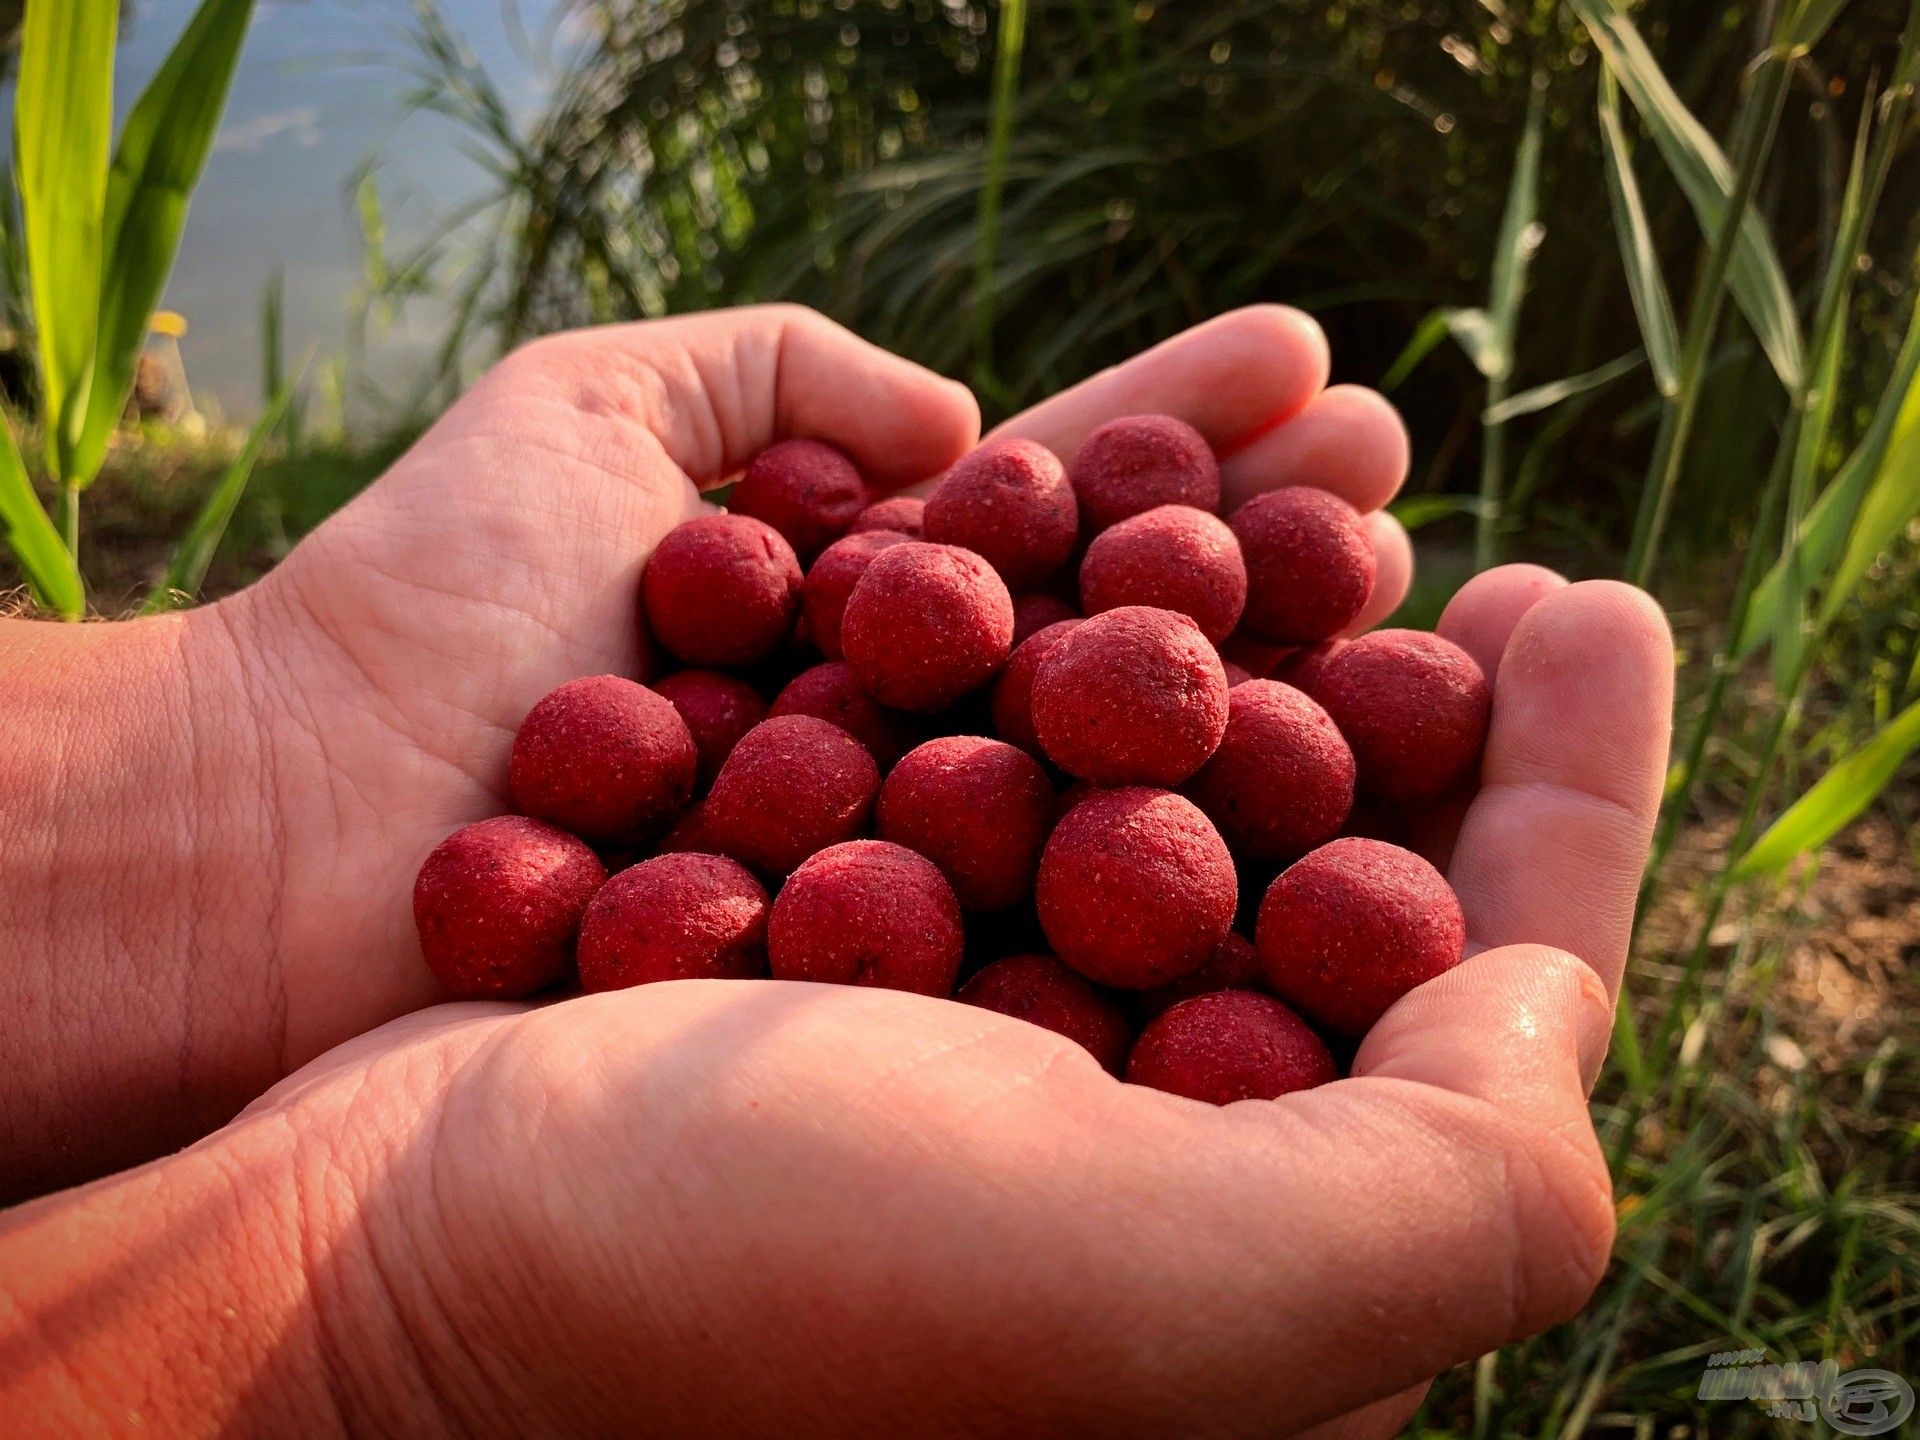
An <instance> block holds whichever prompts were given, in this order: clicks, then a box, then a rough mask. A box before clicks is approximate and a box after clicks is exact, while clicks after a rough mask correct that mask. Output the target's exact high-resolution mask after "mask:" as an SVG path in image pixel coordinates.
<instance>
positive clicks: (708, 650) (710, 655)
mask: <svg viewBox="0 0 1920 1440" xmlns="http://www.w3.org/2000/svg"><path fill="white" fill-rule="evenodd" d="M640 601H641V608H642V609H643V611H644V612H645V614H646V620H647V628H648V629H649V630H651V631H652V632H653V635H654V638H655V639H657V640H658V641H659V642H660V643H661V644H662V645H664V646H665V647H666V648H667V649H668V650H669V651H671V652H672V653H673V654H675V655H677V656H679V657H680V659H682V660H684V661H686V662H687V663H688V664H689V665H751V664H753V663H755V662H756V661H759V660H764V659H766V658H767V656H769V655H771V654H773V652H774V651H776V650H778V649H779V648H780V646H781V644H782V642H784V641H785V640H786V638H787V637H788V636H789V635H790V634H792V632H793V622H794V618H795V617H796V616H797V615H798V614H799V613H800V561H799V559H798V558H797V557H796V556H795V555H794V553H793V547H792V546H791V545H789V544H787V542H786V541H785V540H784V539H783V538H781V535H780V532H779V531H777V530H775V529H774V528H773V527H772V526H771V525H766V524H763V523H762V522H761V521H758V520H755V519H753V518H752V517H751V516H747V515H702V516H700V517H699V518H698V519H696V520H689V521H687V522H686V523H684V524H682V525H678V526H676V527H675V528H674V529H672V530H670V531H668V532H667V535H666V538H665V539H663V540H661V542H660V543H659V545H658V546H656V547H655V548H654V552H653V558H652V559H650V560H648V561H647V568H646V571H645V573H644V574H643V575H642V576H641V577H640Z"/></svg>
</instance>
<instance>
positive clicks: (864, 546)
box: [800, 530, 907, 660]
mask: <svg viewBox="0 0 1920 1440" xmlns="http://www.w3.org/2000/svg"><path fill="white" fill-rule="evenodd" d="M906 539H907V537H906V536H904V535H902V534H900V533H899V532H898V531H894V530H861V531H858V532H856V533H854V534H851V535H845V536H842V537H841V538H840V539H838V540H836V541H834V542H833V544H831V545H829V546H828V547H827V548H826V549H824V550H822V551H821V552H820V558H819V559H817V560H815V561H814V562H813V565H812V566H811V567H810V568H809V569H808V571H807V578H806V582H805V583H804V584H803V585H802V586H801V588H800V603H801V606H802V611H803V613H804V614H805V615H806V617H807V634H808V636H809V638H811V639H812V641H813V643H814V644H815V645H817V646H819V647H820V653H821V654H822V655H824V656H826V657H827V659H829V660H838V659H839V658H840V655H841V650H840V617H841V616H842V615H844V614H845V613H846V609H847V597H848V596H850V595H852V594H853V587H854V586H855V585H856V584H857V583H859V580H860V577H861V576H862V575H864V574H866V573H867V566H868V565H870V564H871V563H872V562H873V557H874V556H876V555H878V554H879V553H880V552H881V551H882V550H890V549H892V548H893V547H894V546H895V545H904V544H905V543H906Z"/></svg>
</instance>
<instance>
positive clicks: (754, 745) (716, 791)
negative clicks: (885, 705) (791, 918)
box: [701, 715, 880, 876]
mask: <svg viewBox="0 0 1920 1440" xmlns="http://www.w3.org/2000/svg"><path fill="white" fill-rule="evenodd" d="M879 788H880V771H879V768H878V767H877V766H875V764H874V763H873V756H872V755H870V754H868V753H867V748H866V746H864V745H862V744H861V743H860V742H859V741H858V740H856V739H854V738H853V737H852V736H851V735H849V734H848V733H847V732H846V731H844V730H842V729H841V728H840V727H839V726H838V725H830V724H828V723H827V722H826V721H825V720H817V719H815V718H814V717H813V716H811V715H779V716H775V717H773V718H771V719H768V720H763V721H761V722H760V723H759V724H758V725H756V726H754V727H753V729H751V730H749V731H748V732H747V733H746V734H745V735H744V736H743V737H742V738H741V740H740V743H739V744H738V745H736V746H734V747H733V754H731V755H729V756H728V757H727V763H726V764H724V765H722V766H721V767H720V774H719V776H718V777H717V778H716V779H715V780H714V782H713V791H712V793H710V794H709V795H708V796H707V800H706V804H705V805H703V806H702V807H701V811H702V822H701V823H702V828H703V829H704V831H705V837H706V839H707V840H708V841H709V842H710V843H711V844H712V846H713V848H714V849H715V850H716V851H718V852H719V853H720V854H723V855H729V856H731V857H733V858H734V859H735V860H738V861H740V862H741V863H742V864H744V865H750V866H752V867H753V868H754V869H755V870H757V871H759V872H760V873H761V874H762V875H776V876H777V875H785V874H787V873H788V872H789V871H791V870H792V869H793V868H794V867H795V866H796V865H798V864H799V863H800V862H801V861H802V860H804V859H806V858H807V856H809V855H811V854H813V853H814V851H816V850H822V849H825V848H826V847H827V846H829V845H834V844H837V843H839V842H840V841H842V840H849V839H852V838H853V837H854V836H855V835H858V834H860V833H861V832H862V831H864V830H865V829H866V828H867V821H868V819H869V818H870V817H871V816H872V814H873V797H874V794H875V792H876V791H878V790H879Z"/></svg>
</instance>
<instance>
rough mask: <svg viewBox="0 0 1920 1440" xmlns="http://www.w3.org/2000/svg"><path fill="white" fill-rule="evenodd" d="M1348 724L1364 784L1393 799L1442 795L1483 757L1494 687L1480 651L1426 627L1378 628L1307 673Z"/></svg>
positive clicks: (1336, 716) (1419, 800)
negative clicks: (1471, 651)
mask: <svg viewBox="0 0 1920 1440" xmlns="http://www.w3.org/2000/svg"><path fill="white" fill-rule="evenodd" d="M1301 684H1302V688H1303V689H1305V690H1306V691H1307V693H1308V694H1310V695H1312V696H1313V698H1314V699H1315V700H1318V701H1319V702H1320V703H1321V704H1322V705H1323V706H1325V707H1326V711H1327V713H1328V714H1329V715H1331V716H1332V717H1333V723H1334V724H1336V725H1338V726H1339V727H1340V733H1341V734H1342V735H1345V736H1346V737H1347V743H1348V744H1349V745H1351V746H1352V747H1353V758H1354V760H1355V761H1356V762H1357V763H1358V765H1359V767H1360V788H1361V790H1363V791H1364V792H1365V793H1366V794H1367V795H1369V796H1370V797H1371V798H1373V799H1375V800H1378V801H1380V802H1381V803H1382V804H1384V805H1389V806H1399V807H1407V806H1416V805H1422V804H1425V803H1426V802H1428V801H1430V800H1433V799H1436V798H1437V797H1439V796H1440V795H1442V794H1444V793H1445V792H1446V791H1448V790H1450V789H1452V788H1453V786H1454V784H1455V783H1456V782H1457V781H1460V780H1463V779H1465V778H1466V777H1468V776H1469V775H1471V774H1472V773H1473V771H1474V769H1475V768H1476V767H1477V766H1478V765H1479V763H1480V752H1481V750H1482V749H1483V748H1484V747H1485V745H1486V741H1487V724H1488V720H1489V718H1490V717H1491V715H1492V711H1493V690H1492V688H1491V687H1490V686H1489V685H1488V684H1487V677H1486V676H1485V675H1483V674H1482V673H1481V671H1480V667H1479V665H1478V664H1476V663H1475V661H1474V658H1473V657H1472V656H1471V655H1469V654H1467V652H1466V651H1464V650H1462V649H1461V648H1460V647H1459V646H1458V645H1455V644H1454V643H1453V642H1452V641H1450V640H1443V639H1441V638H1440V637H1439V636H1438V635H1429V634H1428V633H1426V632H1425V631H1423V630H1375V631H1374V632H1373V633H1372V634H1370V635H1362V636H1361V637H1360V638H1359V639H1358V640H1355V641H1353V642H1352V643H1350V644H1347V645H1343V646H1341V647H1340V649H1339V650H1338V651H1336V652H1334V653H1333V654H1331V655H1329V656H1327V657H1326V659H1325V660H1323V661H1321V662H1320V664H1319V665H1318V666H1317V667H1316V668H1315V669H1314V670H1313V671H1312V672H1311V673H1310V674H1309V675H1307V676H1306V677H1305V678H1304V679H1303V680H1302V682H1301Z"/></svg>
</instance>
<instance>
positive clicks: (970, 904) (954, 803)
mask: <svg viewBox="0 0 1920 1440" xmlns="http://www.w3.org/2000/svg"><path fill="white" fill-rule="evenodd" d="M1053 818H1054V795H1053V786H1052V785H1051V784H1049V783H1048V781H1047V774H1046V771H1044V770H1042V769H1041V768H1040V763H1039V762H1038V761H1037V760H1035V759H1034V758H1033V757H1032V756H1031V755H1029V754H1027V753H1026V752H1025V751H1024V750H1016V749H1015V748H1014V747H1013V746H1011V745H1008V744H1006V743H1005V742H1003V741H1000V740H985V739H982V738H980V737H979V736H977V735H950V736H947V737H945V738H943V739H939V740H929V741H928V742H927V743H926V744H924V745H921V746H919V747H917V748H916V749H914V750H911V751H909V752H908V753H907V755H906V757H905V758H904V759H902V760H901V761H900V763H899V764H898V765H896V766H894V767H893V771H892V773H891V774H889V775H888V776H887V778H886V782H885V783H884V784H882V785H881V787H880V800H879V804H878V805H877V806H876V807H875V819H876V822H877V829H878V831H879V834H880V838H881V839H883V840H891V841H893V842H894V843H895V844H896V845H905V846H906V847H907V848H908V849H909V850H915V851H918V852H919V853H920V854H922V855H924V856H926V857H927V858H928V859H929V860H931V861H933V863H934V864H936V865H938V866H939V867H940V873H941V874H943V875H945V876H946V877H947V882H948V883H949V884H950V885H952V886H953V893H954V895H955V896H956V897H957V898H958V899H959V901H960V905H961V907H962V908H963V909H967V910H1004V909H1006V908H1007V907H1008V906H1010V905H1018V904H1019V903H1020V902H1021V901H1023V900H1025V899H1026V898H1027V897H1028V896H1029V895H1031V894H1032V893H1033V876H1034V872H1035V871H1036V870H1037V869H1038V868H1039V866H1040V847H1041V846H1042V845H1044V844H1046V840H1047V833H1048V832H1049V831H1050V830H1052V829H1053Z"/></svg>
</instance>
